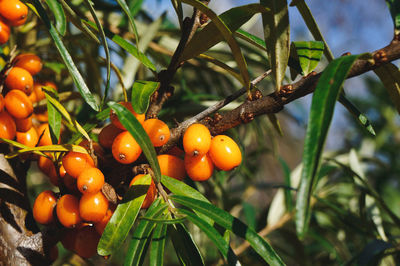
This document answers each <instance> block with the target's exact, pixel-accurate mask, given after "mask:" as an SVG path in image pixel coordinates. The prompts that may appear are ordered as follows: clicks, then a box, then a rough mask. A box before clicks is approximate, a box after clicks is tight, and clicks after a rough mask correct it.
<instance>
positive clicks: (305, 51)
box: [292, 41, 324, 76]
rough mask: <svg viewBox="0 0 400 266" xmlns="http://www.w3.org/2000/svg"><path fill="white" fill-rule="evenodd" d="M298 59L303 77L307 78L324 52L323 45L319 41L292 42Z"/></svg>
mask: <svg viewBox="0 0 400 266" xmlns="http://www.w3.org/2000/svg"><path fill="white" fill-rule="evenodd" d="M292 44H293V46H294V48H295V51H296V53H297V56H298V58H299V62H300V66H301V69H302V70H303V75H304V76H307V75H308V74H310V73H311V71H313V70H314V69H315V68H316V67H317V65H318V63H319V61H321V57H322V54H323V52H324V43H323V42H321V41H308V42H292Z"/></svg>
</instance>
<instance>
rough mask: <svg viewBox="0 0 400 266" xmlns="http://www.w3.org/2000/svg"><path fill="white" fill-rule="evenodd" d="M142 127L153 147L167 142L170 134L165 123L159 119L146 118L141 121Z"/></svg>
mask: <svg viewBox="0 0 400 266" xmlns="http://www.w3.org/2000/svg"><path fill="white" fill-rule="evenodd" d="M143 128H144V130H145V131H146V133H147V135H149V137H150V141H151V143H153V146H154V147H160V146H162V145H164V144H165V143H167V142H168V140H169V137H170V135H171V134H170V132H169V128H168V126H167V124H165V123H164V122H163V121H161V120H159V119H155V118H152V119H147V120H146V121H144V122H143Z"/></svg>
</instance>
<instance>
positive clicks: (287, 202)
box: [278, 157, 293, 212]
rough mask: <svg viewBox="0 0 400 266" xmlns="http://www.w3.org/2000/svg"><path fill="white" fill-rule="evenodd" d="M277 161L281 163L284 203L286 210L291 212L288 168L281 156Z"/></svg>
mask: <svg viewBox="0 0 400 266" xmlns="http://www.w3.org/2000/svg"><path fill="white" fill-rule="evenodd" d="M278 159H279V162H280V163H281V166H282V170H283V176H284V178H285V186H286V188H285V205H286V209H287V210H288V212H291V211H292V209H293V199H292V192H291V187H292V185H291V180H290V168H289V166H288V165H287V163H286V162H285V160H284V159H283V158H282V157H279V158H278Z"/></svg>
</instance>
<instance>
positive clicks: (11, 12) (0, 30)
mask: <svg viewBox="0 0 400 266" xmlns="http://www.w3.org/2000/svg"><path fill="white" fill-rule="evenodd" d="M27 17H28V7H27V6H26V5H25V4H24V3H22V2H21V1H19V0H0V44H4V43H6V42H7V41H8V39H9V38H10V31H11V29H10V27H12V26H20V25H23V24H25V22H26V19H27Z"/></svg>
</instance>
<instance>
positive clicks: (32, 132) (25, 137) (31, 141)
mask: <svg viewBox="0 0 400 266" xmlns="http://www.w3.org/2000/svg"><path fill="white" fill-rule="evenodd" d="M16 135H17V141H18V142H19V143H21V144H24V145H25V146H28V147H35V146H36V144H37V142H38V140H39V136H38V134H37V131H36V129H35V128H34V127H31V129H29V130H28V131H26V132H18V131H17V133H16Z"/></svg>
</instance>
